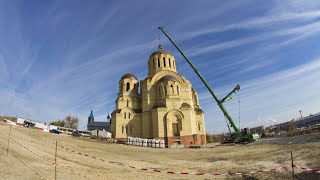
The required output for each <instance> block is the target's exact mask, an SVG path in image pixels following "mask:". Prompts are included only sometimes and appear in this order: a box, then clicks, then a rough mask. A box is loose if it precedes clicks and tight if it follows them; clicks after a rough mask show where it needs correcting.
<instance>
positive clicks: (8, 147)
mask: <svg viewBox="0 0 320 180" xmlns="http://www.w3.org/2000/svg"><path fill="white" fill-rule="evenodd" d="M11 129H12V125H11V126H10V132H9V139H8V147H7V156H8V154H9V145H10V138H11Z"/></svg>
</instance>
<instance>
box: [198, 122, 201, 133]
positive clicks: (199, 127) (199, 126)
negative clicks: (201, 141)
mask: <svg viewBox="0 0 320 180" xmlns="http://www.w3.org/2000/svg"><path fill="white" fill-rule="evenodd" d="M198 129H199V131H200V130H201V125H200V123H198Z"/></svg>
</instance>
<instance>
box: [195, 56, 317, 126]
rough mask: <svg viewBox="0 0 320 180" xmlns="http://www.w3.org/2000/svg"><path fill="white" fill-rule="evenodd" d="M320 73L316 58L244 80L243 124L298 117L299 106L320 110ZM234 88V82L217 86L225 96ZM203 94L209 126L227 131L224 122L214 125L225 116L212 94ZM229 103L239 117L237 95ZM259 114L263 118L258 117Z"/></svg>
mask: <svg viewBox="0 0 320 180" xmlns="http://www.w3.org/2000/svg"><path fill="white" fill-rule="evenodd" d="M318 77H320V59H315V60H313V61H311V62H310V63H307V64H304V65H301V66H297V67H294V68H291V69H288V70H284V71H280V72H277V73H273V74H270V75H267V76H264V77H260V78H256V79H252V80H250V81H246V82H241V83H240V84H241V90H240V92H239V93H240V101H241V114H242V120H241V121H242V125H243V126H242V127H245V126H248V127H253V126H257V125H266V123H265V121H267V120H269V119H271V118H276V119H277V121H278V122H284V121H288V120H290V119H292V118H294V117H297V115H298V110H299V109H303V110H305V111H306V112H305V113H314V112H317V111H319V109H318V108H317V107H319V105H320V103H319V100H318V99H317V98H316V97H317V94H318V92H317V88H319V87H320V83H319V82H318V81H317V78H318ZM230 89H232V87H230V86H225V87H220V88H218V89H217V94H218V96H219V97H223V94H226V93H227V92H229V91H230ZM303 92H308V93H303ZM199 97H200V98H201V99H200V100H201V102H203V105H204V107H205V112H207V115H206V117H207V123H208V124H207V128H208V129H209V130H210V131H211V132H222V131H226V130H227V129H226V126H225V127H224V124H222V125H220V126H219V127H215V125H214V124H215V123H218V122H219V123H218V124H220V123H221V122H223V121H224V119H223V115H222V113H221V112H219V111H220V110H219V109H218V107H217V106H216V105H215V102H214V101H213V99H212V97H211V95H210V94H209V93H205V94H201V95H200V96H199ZM312 105H313V106H312ZM225 106H226V107H227V109H229V112H230V113H231V114H232V117H234V119H235V120H237V118H238V104H237V97H236V96H235V98H234V101H233V102H229V103H226V105H225ZM213 109H215V110H214V111H213ZM258 117H259V119H260V121H257V119H258Z"/></svg>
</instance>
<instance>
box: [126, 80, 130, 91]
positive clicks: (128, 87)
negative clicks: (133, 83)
mask: <svg viewBox="0 0 320 180" xmlns="http://www.w3.org/2000/svg"><path fill="white" fill-rule="evenodd" d="M126 90H127V91H129V90H130V83H129V82H127V87H126Z"/></svg>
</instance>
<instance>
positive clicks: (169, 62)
mask: <svg viewBox="0 0 320 180" xmlns="http://www.w3.org/2000/svg"><path fill="white" fill-rule="evenodd" d="M169 67H171V60H170V58H169Z"/></svg>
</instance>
